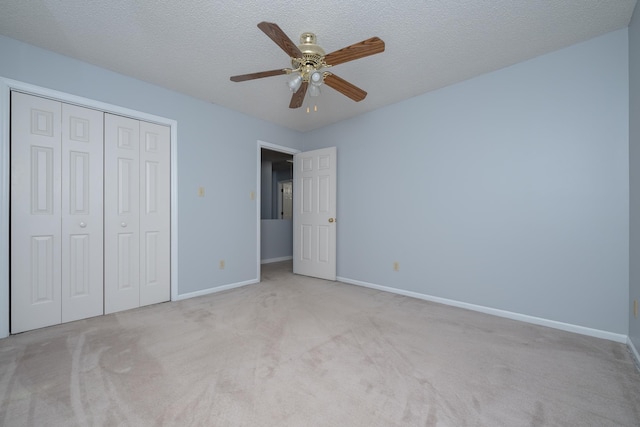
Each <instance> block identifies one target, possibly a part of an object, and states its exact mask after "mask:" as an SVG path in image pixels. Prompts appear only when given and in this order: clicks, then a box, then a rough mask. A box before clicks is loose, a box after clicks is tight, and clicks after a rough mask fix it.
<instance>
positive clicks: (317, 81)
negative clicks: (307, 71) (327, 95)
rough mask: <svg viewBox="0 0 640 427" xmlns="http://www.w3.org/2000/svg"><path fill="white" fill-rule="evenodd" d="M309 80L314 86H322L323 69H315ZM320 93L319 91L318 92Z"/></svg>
mask: <svg viewBox="0 0 640 427" xmlns="http://www.w3.org/2000/svg"><path fill="white" fill-rule="evenodd" d="M309 81H310V83H311V84H312V85H313V86H316V87H318V86H320V85H321V84H322V71H318V70H316V71H314V72H312V73H311V75H310V76H309ZM318 93H319V92H318Z"/></svg>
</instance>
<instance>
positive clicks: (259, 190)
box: [256, 140, 301, 282]
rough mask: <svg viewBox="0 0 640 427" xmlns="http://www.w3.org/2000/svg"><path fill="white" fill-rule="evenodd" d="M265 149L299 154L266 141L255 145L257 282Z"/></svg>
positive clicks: (293, 149) (294, 150) (259, 264)
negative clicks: (263, 150) (263, 153)
mask: <svg viewBox="0 0 640 427" xmlns="http://www.w3.org/2000/svg"><path fill="white" fill-rule="evenodd" d="M263 148H266V149H267V150H271V151H278V152H280V153H286V154H291V155H292V156H293V155H294V154H298V153H301V151H300V150H298V149H295V148H291V147H285V146H284V145H277V144H272V143H270V142H266V141H261V140H258V144H257V153H258V155H257V156H256V157H257V158H258V160H257V162H256V163H257V166H256V218H257V219H256V222H257V224H256V230H257V233H258V234H257V236H256V265H257V269H256V271H257V272H258V277H257V278H256V279H257V281H258V282H260V273H261V266H262V264H261V263H260V261H261V259H260V241H261V240H262V239H261V232H262V230H261V223H260V221H261V220H262V212H261V207H262V206H261V205H262V186H261V183H262V149H263Z"/></svg>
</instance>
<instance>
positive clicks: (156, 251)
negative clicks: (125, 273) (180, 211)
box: [140, 122, 171, 305]
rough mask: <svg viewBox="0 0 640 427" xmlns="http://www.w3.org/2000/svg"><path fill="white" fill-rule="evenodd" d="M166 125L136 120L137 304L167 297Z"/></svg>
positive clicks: (168, 290)
mask: <svg viewBox="0 0 640 427" xmlns="http://www.w3.org/2000/svg"><path fill="white" fill-rule="evenodd" d="M170 135H171V133H170V129H169V128H168V127H167V126H161V125H158V124H154V123H147V122H140V145H141V147H140V157H141V159H140V160H141V161H140V165H141V169H142V170H141V172H142V173H141V176H140V180H141V182H140V184H141V186H140V188H141V196H142V197H140V239H141V240H140V263H141V265H140V305H149V304H156V303H159V302H164V301H169V299H170V297H171V271H170V261H171V248H170V232H171V230H170V228H171V227H170V222H171V219H170V209H171V193H170V191H169V188H170V186H171V182H170V177H171V172H170V140H171V136H170Z"/></svg>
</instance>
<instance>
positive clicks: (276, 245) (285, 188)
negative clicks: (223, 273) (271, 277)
mask: <svg viewBox="0 0 640 427" xmlns="http://www.w3.org/2000/svg"><path fill="white" fill-rule="evenodd" d="M299 152H300V151H299V150H296V149H292V148H289V147H284V146H280V145H276V144H271V143H268V142H264V141H258V152H257V157H258V166H257V177H258V182H257V187H256V188H257V189H258V197H257V222H258V227H257V228H258V245H257V265H258V270H257V271H258V279H259V278H260V266H261V265H262V264H268V263H272V262H279V261H287V260H291V259H293V220H292V213H291V206H292V201H293V191H292V187H293V184H292V183H293V155H294V154H296V153H299Z"/></svg>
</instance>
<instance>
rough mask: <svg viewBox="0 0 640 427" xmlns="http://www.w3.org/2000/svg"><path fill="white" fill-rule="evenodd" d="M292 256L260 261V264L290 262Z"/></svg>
mask: <svg viewBox="0 0 640 427" xmlns="http://www.w3.org/2000/svg"><path fill="white" fill-rule="evenodd" d="M292 259H293V256H281V257H280V258H269V259H263V260H260V264H271V263H272V262H281V261H290V260H292Z"/></svg>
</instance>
